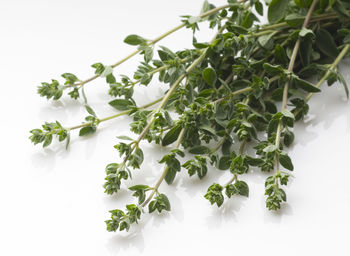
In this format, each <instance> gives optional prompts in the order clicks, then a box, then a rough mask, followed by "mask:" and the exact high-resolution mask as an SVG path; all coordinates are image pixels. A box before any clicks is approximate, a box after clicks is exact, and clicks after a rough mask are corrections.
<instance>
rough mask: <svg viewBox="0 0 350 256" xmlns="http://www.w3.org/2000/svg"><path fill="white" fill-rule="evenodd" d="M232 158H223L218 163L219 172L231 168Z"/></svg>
mask: <svg viewBox="0 0 350 256" xmlns="http://www.w3.org/2000/svg"><path fill="white" fill-rule="evenodd" d="M231 161H232V160H231V156H222V157H221V158H220V160H219V162H218V165H217V167H218V169H219V170H222V171H224V170H228V169H229V168H230V165H231Z"/></svg>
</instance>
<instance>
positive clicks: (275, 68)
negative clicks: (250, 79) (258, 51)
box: [263, 63, 284, 76]
mask: <svg viewBox="0 0 350 256" xmlns="http://www.w3.org/2000/svg"><path fill="white" fill-rule="evenodd" d="M263 67H264V69H265V71H266V72H267V73H268V74H270V75H271V76H277V75H281V74H283V73H284V69H283V68H282V67H281V66H280V65H271V64H269V63H264V65H263Z"/></svg>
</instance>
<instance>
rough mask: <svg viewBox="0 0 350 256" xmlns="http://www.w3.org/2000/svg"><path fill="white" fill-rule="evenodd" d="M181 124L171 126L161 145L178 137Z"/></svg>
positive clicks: (167, 143) (169, 142)
mask: <svg viewBox="0 0 350 256" xmlns="http://www.w3.org/2000/svg"><path fill="white" fill-rule="evenodd" d="M181 129H182V128H181V125H175V126H174V127H173V128H171V129H170V130H169V131H168V133H167V134H165V136H164V137H163V139H162V145H163V146H167V145H170V144H171V143H173V142H175V141H176V140H177V138H178V137H179V134H180V132H181Z"/></svg>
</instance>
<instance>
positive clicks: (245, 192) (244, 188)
mask: <svg viewBox="0 0 350 256" xmlns="http://www.w3.org/2000/svg"><path fill="white" fill-rule="evenodd" d="M234 186H235V187H236V188H237V190H238V194H239V195H241V196H246V197H248V196H249V187H248V184H247V183H246V182H244V181H243V180H237V181H236V182H235V184H234Z"/></svg>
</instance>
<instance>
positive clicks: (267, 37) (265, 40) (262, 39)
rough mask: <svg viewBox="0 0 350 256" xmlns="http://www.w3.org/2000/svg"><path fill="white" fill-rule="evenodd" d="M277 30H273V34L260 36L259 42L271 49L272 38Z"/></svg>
mask: <svg viewBox="0 0 350 256" xmlns="http://www.w3.org/2000/svg"><path fill="white" fill-rule="evenodd" d="M276 33H277V32H272V33H271V34H267V35H262V36H259V38H258V42H259V44H260V46H261V47H263V48H266V49H269V48H270V47H271V44H270V40H271V39H272V37H273V36H274V35H275V34H276Z"/></svg>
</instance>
